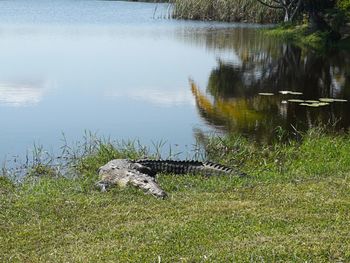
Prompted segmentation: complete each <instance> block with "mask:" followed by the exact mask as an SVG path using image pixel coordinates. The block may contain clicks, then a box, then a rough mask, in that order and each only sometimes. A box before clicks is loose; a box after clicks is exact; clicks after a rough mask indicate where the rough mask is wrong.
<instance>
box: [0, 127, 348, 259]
mask: <svg viewBox="0 0 350 263" xmlns="http://www.w3.org/2000/svg"><path fill="white" fill-rule="evenodd" d="M93 149H94V150H93V151H90V153H89V154H86V155H84V156H83V157H79V158H74V167H75V169H76V172H77V174H78V176H76V177H74V178H71V179H66V178H64V177H61V176H56V175H54V174H50V173H49V176H45V175H41V176H40V177H37V176H35V175H36V174H38V172H36V171H35V167H32V168H31V171H32V173H31V176H30V177H28V178H27V179H26V180H25V181H24V182H23V183H22V184H21V185H14V184H13V183H11V182H10V181H9V180H8V179H6V178H5V177H1V178H0V261H1V262H39V261H40V262H68V261H69V262H228V261H229V262H233V261H238V262H256V261H259V262H275V261H289V262H305V261H308V262H330V261H334V262H336V261H342V262H346V261H349V260H350V237H349V230H350V229H349V224H348V222H349V220H350V213H349V211H350V195H349V193H350V154H349V153H350V136H349V135H339V136H331V135H324V134H322V133H321V132H318V131H315V130H314V131H312V132H310V133H309V134H307V135H305V136H304V138H303V141H302V142H300V143H297V142H291V143H283V144H282V143H276V144H275V145H270V146H267V145H256V144H254V143H251V142H249V141H247V140H246V139H244V138H241V137H237V136H233V137H226V138H217V137H215V138H211V139H208V140H206V141H205V150H206V153H207V155H208V158H210V159H211V160H215V161H218V162H220V163H223V164H227V165H231V166H238V167H240V168H241V169H242V170H244V171H245V172H247V173H248V174H250V177H247V178H243V179H242V178H240V179H239V178H235V177H212V178H202V177H200V176H193V175H187V176H173V175H160V176H159V178H158V180H159V182H160V185H161V186H162V187H163V188H164V189H165V190H166V191H167V192H168V194H169V198H168V199H165V200H157V199H155V198H153V197H151V196H147V195H144V194H143V193H142V192H141V191H138V190H136V189H134V188H115V189H113V190H112V191H110V192H108V193H100V192H97V191H96V190H95V189H94V188H93V183H94V182H95V180H96V179H97V178H96V169H97V168H98V167H99V166H100V165H102V164H104V163H105V162H106V161H108V160H110V159H112V158H117V157H137V155H139V154H143V153H142V151H139V150H135V149H131V150H130V148H129V149H128V150H125V149H124V150H121V149H116V148H115V147H113V146H112V145H110V144H105V143H98V144H97V146H96V147H93Z"/></svg>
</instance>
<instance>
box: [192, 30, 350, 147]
mask: <svg viewBox="0 0 350 263" xmlns="http://www.w3.org/2000/svg"><path fill="white" fill-rule="evenodd" d="M248 33H249V30H245V31H244V33H243V32H236V34H233V35H231V36H230V35H228V34H222V35H220V34H218V32H216V33H215V34H211V36H210V38H208V39H205V43H206V45H207V47H209V48H213V49H226V50H227V49H231V50H232V52H233V54H234V56H233V58H234V59H232V60H231V61H229V60H222V59H220V58H218V61H217V67H216V68H214V69H213V70H212V71H211V73H210V76H209V78H208V83H207V86H206V90H205V91H203V90H201V89H200V88H199V87H198V86H197V85H196V83H195V82H191V90H192V93H193V95H194V97H195V99H196V104H197V108H198V110H199V113H200V116H201V117H202V118H203V119H205V120H206V122H207V123H208V124H210V125H212V126H214V127H216V128H219V129H221V130H223V131H226V132H238V133H243V134H247V135H249V136H251V137H253V138H254V139H258V140H264V141H269V140H271V139H272V138H273V136H274V135H273V134H274V132H273V131H274V129H275V128H276V127H277V126H281V127H283V128H284V129H285V130H289V131H293V130H294V128H296V129H297V130H299V131H305V130H307V129H308V128H310V127H311V126H314V125H317V124H319V123H331V124H332V125H333V126H334V127H335V128H337V129H348V128H349V126H350V117H349V114H348V112H349V110H350V103H348V102H332V103H330V105H327V106H323V107H319V108H316V107H315V108H311V107H306V106H301V105H300V103H295V102H288V99H302V100H318V99H319V98H340V99H350V74H349V73H350V55H349V53H347V52H345V51H331V52H329V53H327V54H317V53H315V52H311V51H306V50H303V49H301V48H299V47H296V46H293V45H291V44H286V43H276V42H274V41H271V40H268V39H267V40H266V41H263V39H262V35H261V34H255V35H253V36H251V37H246V36H245V37H243V38H242V37H241V36H242V34H248ZM197 37H198V38H199V43H202V42H203V36H197ZM258 39H260V40H259V41H256V40H258ZM225 43H227V44H226V45H225ZM237 58H238V59H237ZM282 90H288V91H298V92H300V93H302V95H299V96H297V95H290V94H289V95H286V94H285V95H283V94H280V93H279V91H282ZM259 93H273V94H275V95H273V96H260V95H259ZM293 127H294V128H293Z"/></svg>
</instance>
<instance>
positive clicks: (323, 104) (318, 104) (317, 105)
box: [299, 102, 329, 107]
mask: <svg viewBox="0 0 350 263" xmlns="http://www.w3.org/2000/svg"><path fill="white" fill-rule="evenodd" d="M299 105H300V106H308V107H321V106H327V105H329V103H328V102H314V103H300V104H299Z"/></svg>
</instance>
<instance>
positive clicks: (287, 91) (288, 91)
mask: <svg viewBox="0 0 350 263" xmlns="http://www.w3.org/2000/svg"><path fill="white" fill-rule="evenodd" d="M279 93H281V94H282V95H288V94H290V95H302V94H303V93H302V92H297V91H290V90H280V91H279Z"/></svg>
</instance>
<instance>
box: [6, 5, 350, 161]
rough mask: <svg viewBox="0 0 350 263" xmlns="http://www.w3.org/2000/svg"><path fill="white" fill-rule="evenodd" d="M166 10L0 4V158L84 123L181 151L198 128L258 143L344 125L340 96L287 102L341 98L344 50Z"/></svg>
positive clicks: (77, 133) (53, 144)
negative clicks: (310, 48) (304, 46)
mask: <svg viewBox="0 0 350 263" xmlns="http://www.w3.org/2000/svg"><path fill="white" fill-rule="evenodd" d="M169 12H170V9H169V6H168V5H167V4H162V5H159V4H158V5H157V4H148V3H131V2H117V1H94V0H90V1H88V0H86V1H79V0H78V1H73V0H72V1H68V0H62V1H20V0H18V1H17V0H13V1H0V61H1V62H0V119H1V120H2V127H1V131H0V145H1V148H0V156H1V157H3V156H7V158H9V157H11V156H12V155H15V154H19V153H24V152H26V150H27V149H30V148H32V146H33V143H34V142H35V143H37V144H43V145H45V146H46V147H48V148H49V149H50V148H52V149H53V151H57V149H58V148H59V146H60V145H61V144H62V141H61V140H60V139H61V138H62V133H64V134H65V136H66V137H67V138H68V140H71V141H75V140H79V139H80V138H81V137H82V136H83V133H84V130H90V131H93V132H97V133H98V134H99V135H101V136H110V137H111V138H114V139H119V140H122V139H124V140H126V139H135V138H136V139H140V140H141V141H142V142H143V143H145V144H148V145H151V144H152V141H153V142H156V141H160V140H166V141H167V142H168V144H170V145H172V146H173V147H175V148H174V150H177V151H187V150H189V149H190V148H191V146H190V145H191V144H193V143H194V141H195V139H194V138H195V137H196V136H198V135H199V134H201V132H207V131H214V130H215V131H221V132H239V133H243V134H246V135H248V136H252V137H256V138H257V139H263V140H265V139H268V138H269V137H270V136H271V134H272V133H273V132H272V131H273V129H274V128H275V127H276V126H282V127H284V128H286V129H290V127H292V126H291V124H292V125H293V127H296V128H298V129H301V130H305V129H307V128H308V127H310V126H311V125H312V124H314V123H315V122H318V121H328V120H330V121H332V122H335V123H336V126H337V127H338V128H347V127H348V126H349V125H350V118H349V116H348V115H349V114H347V112H349V104H348V103H347V102H332V103H330V104H329V105H327V106H322V107H309V106H301V105H299V104H298V103H292V102H288V99H295V98H298V99H302V100H311V99H312V100H315V99H317V100H318V99H319V98H329V97H331V98H341V99H348V98H349V96H350V94H349V88H350V87H349V85H350V77H349V72H350V68H349V65H350V63H349V62H350V57H349V54H348V53H347V52H343V51H342V52H340V51H337V52H332V53H330V54H323V55H317V54H315V53H313V52H306V51H302V50H301V49H300V48H297V47H293V46H291V45H289V44H285V43H278V42H276V41H275V40H271V39H266V38H264V37H263V36H261V34H259V32H258V31H257V30H256V26H252V25H239V24H225V23H204V22H189V21H176V20H171V19H166V18H167V17H168V16H169ZM283 90H291V91H299V92H301V93H302V95H298V96H296V95H281V94H280V93H279V91H283ZM261 92H264V93H266V92H270V93H273V94H275V95H273V96H263V95H259V93H261ZM177 145H179V146H177ZM1 159H3V158H1Z"/></svg>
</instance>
